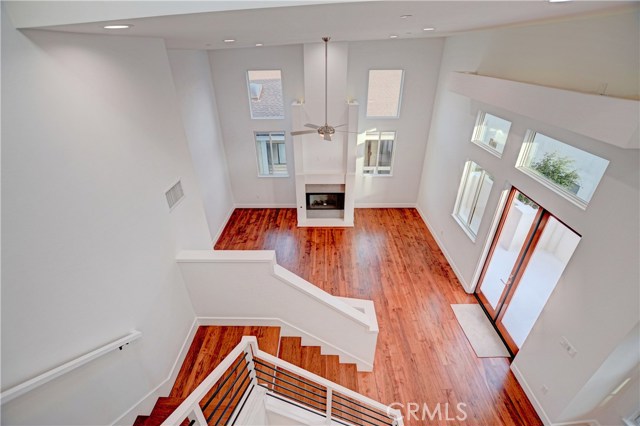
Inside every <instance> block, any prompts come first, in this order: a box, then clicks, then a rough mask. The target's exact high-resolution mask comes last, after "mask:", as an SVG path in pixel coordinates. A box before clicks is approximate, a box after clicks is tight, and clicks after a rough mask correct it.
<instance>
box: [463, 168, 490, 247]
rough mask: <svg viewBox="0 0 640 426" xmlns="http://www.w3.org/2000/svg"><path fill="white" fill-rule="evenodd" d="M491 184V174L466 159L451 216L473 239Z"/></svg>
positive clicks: (476, 232)
mask: <svg viewBox="0 0 640 426" xmlns="http://www.w3.org/2000/svg"><path fill="white" fill-rule="evenodd" d="M492 186H493V176H491V175H490V174H489V173H487V172H486V171H485V170H484V169H483V168H482V167H480V166H479V165H477V164H476V163H474V162H473V161H467V163H466V164H465V167H464V172H463V173H462V179H461V181H460V189H458V197H457V199H456V204H455V206H454V208H453V217H454V218H455V219H456V221H457V222H458V223H459V224H460V226H462V229H463V230H464V231H465V232H466V233H467V235H469V237H470V238H471V239H472V240H473V241H475V239H476V236H477V235H478V228H480V222H481V221H482V216H483V215H484V211H485V209H486V207H487V200H488V199H489V194H490V193H491V187H492Z"/></svg>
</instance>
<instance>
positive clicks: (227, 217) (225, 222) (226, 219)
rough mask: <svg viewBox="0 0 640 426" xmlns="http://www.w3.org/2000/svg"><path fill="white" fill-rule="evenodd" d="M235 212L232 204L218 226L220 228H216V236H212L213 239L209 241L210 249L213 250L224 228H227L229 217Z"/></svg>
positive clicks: (234, 206)
mask: <svg viewBox="0 0 640 426" xmlns="http://www.w3.org/2000/svg"><path fill="white" fill-rule="evenodd" d="M235 210H236V205H235V204H232V205H231V209H230V210H229V211H228V212H227V214H226V216H225V218H224V220H223V221H222V225H220V227H219V228H218V231H217V232H216V234H215V235H214V236H213V238H212V239H211V248H214V247H215V245H216V243H217V242H218V240H219V239H220V236H221V235H222V233H223V232H224V228H226V227H227V224H228V223H229V219H231V215H232V214H233V212H234V211H235Z"/></svg>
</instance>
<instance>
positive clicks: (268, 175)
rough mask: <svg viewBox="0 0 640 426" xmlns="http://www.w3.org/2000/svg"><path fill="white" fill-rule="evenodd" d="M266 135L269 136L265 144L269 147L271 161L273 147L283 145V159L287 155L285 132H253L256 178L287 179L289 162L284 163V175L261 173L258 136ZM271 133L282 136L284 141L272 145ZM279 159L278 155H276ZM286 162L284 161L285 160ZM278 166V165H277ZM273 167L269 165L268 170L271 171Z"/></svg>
mask: <svg viewBox="0 0 640 426" xmlns="http://www.w3.org/2000/svg"><path fill="white" fill-rule="evenodd" d="M264 133H267V134H268V135H269V141H268V142H267V143H268V145H269V147H268V149H270V150H271V153H272V155H271V158H272V159H273V145H284V152H285V157H288V154H287V145H286V144H287V132H286V131H284V130H255V131H254V132H253V146H254V148H255V150H256V155H255V159H256V168H257V169H258V177H259V178H288V177H289V162H288V161H287V162H286V163H285V167H286V173H277V174H276V173H269V174H262V172H261V168H260V154H259V152H258V144H259V141H258V134H264ZM273 133H281V134H283V135H284V140H283V142H277V143H275V144H274V143H273V141H272V136H271V135H272V134H273ZM278 157H279V155H278ZM285 160H286V159H285ZM278 164H280V163H278ZM273 166H274V164H269V168H270V169H271V170H273Z"/></svg>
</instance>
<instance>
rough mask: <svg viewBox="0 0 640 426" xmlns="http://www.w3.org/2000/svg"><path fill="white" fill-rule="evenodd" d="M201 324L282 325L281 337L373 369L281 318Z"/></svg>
mask: <svg viewBox="0 0 640 426" xmlns="http://www.w3.org/2000/svg"><path fill="white" fill-rule="evenodd" d="M198 323H199V325H215V326H225V325H226V326H249V325H251V326H261V327H280V337H283V336H284V337H287V336H295V337H301V338H302V342H303V343H302V345H303V346H320V353H321V354H323V355H338V357H339V359H340V362H341V363H349V364H356V367H357V370H358V371H373V364H371V363H369V362H367V361H365V360H363V359H361V358H359V357H357V356H355V355H353V354H351V353H349V352H347V351H345V350H342V349H339V348H337V347H335V346H334V345H332V344H331V343H328V342H327V341H325V340H322V339H321V338H319V337H316V336H315V335H313V334H311V333H308V332H306V331H304V330H302V329H301V328H298V327H296V326H295V325H293V324H291V323H289V322H287V321H284V320H282V319H280V318H257V317H198Z"/></svg>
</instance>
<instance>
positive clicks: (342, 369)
mask: <svg viewBox="0 0 640 426" xmlns="http://www.w3.org/2000/svg"><path fill="white" fill-rule="evenodd" d="M278 357H279V358H280V359H282V360H284V361H287V362H290V363H291V364H293V365H296V366H298V367H300V368H303V369H305V370H308V371H310V372H312V373H314V374H317V375H318V376H321V377H324V378H326V379H327V380H330V381H332V382H335V383H338V384H340V385H342V386H344V387H346V388H348V389H351V390H357V387H358V386H357V384H358V377H357V368H356V365H355V364H343V363H340V358H339V357H338V355H322V354H321V349H320V347H319V346H302V339H301V338H300V337H282V338H280V353H279V354H278Z"/></svg>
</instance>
